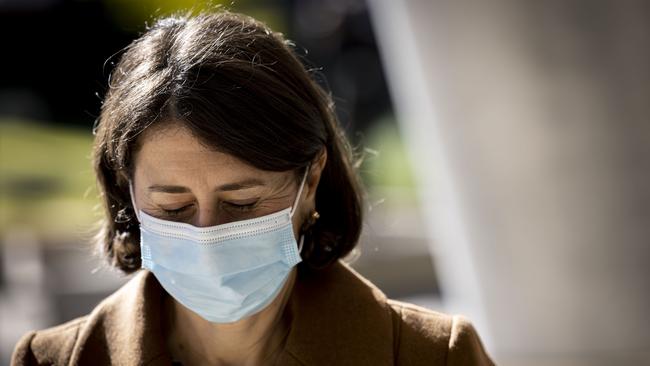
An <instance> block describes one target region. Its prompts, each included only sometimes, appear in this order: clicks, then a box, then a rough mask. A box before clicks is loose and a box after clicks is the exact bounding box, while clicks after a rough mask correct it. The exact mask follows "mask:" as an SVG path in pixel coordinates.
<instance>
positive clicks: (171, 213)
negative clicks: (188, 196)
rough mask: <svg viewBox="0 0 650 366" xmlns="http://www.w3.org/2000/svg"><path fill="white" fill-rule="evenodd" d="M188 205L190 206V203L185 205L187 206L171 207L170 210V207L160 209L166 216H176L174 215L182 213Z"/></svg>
mask: <svg viewBox="0 0 650 366" xmlns="http://www.w3.org/2000/svg"><path fill="white" fill-rule="evenodd" d="M190 207H192V205H187V206H183V207H180V208H175V209H171V210H170V209H165V208H163V209H162V212H163V213H164V214H165V215H166V216H169V217H176V216H178V215H180V214H182V213H183V212H184V211H185V210H187V209H188V208H190Z"/></svg>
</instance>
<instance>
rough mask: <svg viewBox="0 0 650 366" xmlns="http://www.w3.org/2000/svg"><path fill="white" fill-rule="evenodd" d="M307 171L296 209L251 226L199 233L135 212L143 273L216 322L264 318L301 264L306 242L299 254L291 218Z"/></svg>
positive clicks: (237, 224) (229, 226)
mask: <svg viewBox="0 0 650 366" xmlns="http://www.w3.org/2000/svg"><path fill="white" fill-rule="evenodd" d="M307 171H309V168H308V169H307ZM307 171H305V175H304V176H303V178H302V182H301V183H300V188H299V189H298V195H297V196H296V199H295V200H294V204H293V205H292V207H289V208H286V209H284V210H282V211H278V212H275V213H272V214H270V215H266V216H262V217H257V218H254V219H250V220H243V221H236V222H231V223H227V224H223V225H216V226H211V227H196V226H193V225H190V224H186V223H181V222H174V221H167V220H161V219H158V218H155V217H152V216H150V215H148V214H146V213H145V212H143V211H139V212H138V211H137V210H136V212H137V215H138V219H139V220H140V250H141V255H142V267H143V268H146V269H148V270H149V271H151V272H153V274H154V275H155V276H156V279H157V280H158V282H160V284H161V285H162V287H163V288H164V289H165V290H166V291H167V292H168V293H169V294H170V295H172V296H173V297H174V299H176V301H178V302H180V303H181V304H183V305H184V306H185V307H187V308H188V309H190V310H192V311H194V312H195V313H197V314H199V315H200V316H201V317H203V318H205V319H206V320H209V321H211V322H215V323H231V322H235V321H238V320H240V319H242V318H246V317H248V316H250V315H253V314H255V313H257V312H259V311H260V310H262V309H264V308H265V307H266V306H267V305H269V304H270V303H271V302H272V301H273V300H274V299H275V298H276V297H277V296H278V294H279V293H280V291H281V290H282V288H283V286H284V284H285V282H286V281H287V279H288V277H289V273H290V271H291V269H292V268H293V267H294V266H295V265H296V264H298V263H300V261H301V258H300V249H301V248H302V239H303V238H302V237H301V240H300V244H301V245H300V248H299V247H298V245H297V244H296V239H295V238H294V233H293V226H292V222H291V218H292V216H293V214H294V212H295V209H296V207H297V206H298V202H299V199H300V195H301V194H302V189H303V187H304V184H305V179H306V177H307ZM130 188H131V199H132V200H133V207H134V209H135V207H136V206H135V201H134V199H133V197H134V196H133V188H132V186H131V187H130Z"/></svg>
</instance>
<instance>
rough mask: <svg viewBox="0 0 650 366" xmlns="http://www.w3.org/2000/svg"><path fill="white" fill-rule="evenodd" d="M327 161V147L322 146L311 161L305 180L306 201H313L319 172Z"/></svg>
mask: <svg viewBox="0 0 650 366" xmlns="http://www.w3.org/2000/svg"><path fill="white" fill-rule="evenodd" d="M326 163H327V149H326V148H325V147H323V148H322V149H321V151H320V153H319V154H318V156H317V157H316V158H315V159H314V160H313V161H312V162H311V166H310V169H309V173H308V175H307V181H306V182H305V190H306V191H307V196H306V201H307V202H314V201H313V200H314V199H315V197H316V189H317V188H318V182H320V177H321V174H322V173H323V169H324V168H325V164H326Z"/></svg>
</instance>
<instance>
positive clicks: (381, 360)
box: [279, 263, 393, 365]
mask: <svg viewBox="0 0 650 366" xmlns="http://www.w3.org/2000/svg"><path fill="white" fill-rule="evenodd" d="M288 306H290V309H289V310H290V311H291V314H292V317H293V320H292V325H291V332H290V333H289V336H288V339H287V344H286V347H285V352H284V354H283V358H282V360H281V362H279V364H281V365H300V364H302V365H392V364H393V334H392V333H393V332H392V317H391V313H390V309H389V307H388V305H387V304H386V296H385V295H384V294H383V293H382V292H381V291H380V290H379V289H377V288H376V287H375V286H373V285H372V284H371V283H369V282H368V281H367V280H365V279H363V278H362V277H361V276H359V275H358V274H357V273H356V272H354V271H353V270H352V269H350V268H349V267H347V266H346V265H344V264H342V263H336V264H334V265H333V266H332V267H330V268H328V269H326V270H322V271H318V272H312V273H309V272H303V273H299V280H298V281H296V285H295V288H294V292H293V294H292V296H291V299H290V301H289V304H288Z"/></svg>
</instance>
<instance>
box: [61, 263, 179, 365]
mask: <svg viewBox="0 0 650 366" xmlns="http://www.w3.org/2000/svg"><path fill="white" fill-rule="evenodd" d="M163 294H164V291H163V289H162V288H161V287H160V284H159V283H158V281H157V280H156V279H155V277H154V276H153V275H152V274H151V273H150V272H149V271H140V272H139V273H137V274H136V275H135V277H134V278H133V279H132V280H131V281H129V282H128V283H127V284H126V285H124V286H123V287H122V288H121V289H119V290H118V291H117V292H115V293H114V294H113V295H111V296H110V297H108V298H107V299H106V300H104V302H103V304H102V305H100V306H98V307H97V308H96V309H95V310H94V311H93V312H92V313H91V314H90V316H89V318H88V321H87V326H85V327H84V328H83V330H82V331H81V333H80V334H79V336H78V337H77V344H83V345H84V346H83V347H76V351H75V352H74V353H73V354H72V356H71V362H70V364H74V365H97V364H111V365H165V366H169V365H171V358H170V356H169V353H168V352H167V349H166V346H165V341H164V338H163V333H162V329H161V324H162V323H161V321H160V320H161V309H162V300H163ZM98 360H105V361H106V362H98Z"/></svg>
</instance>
